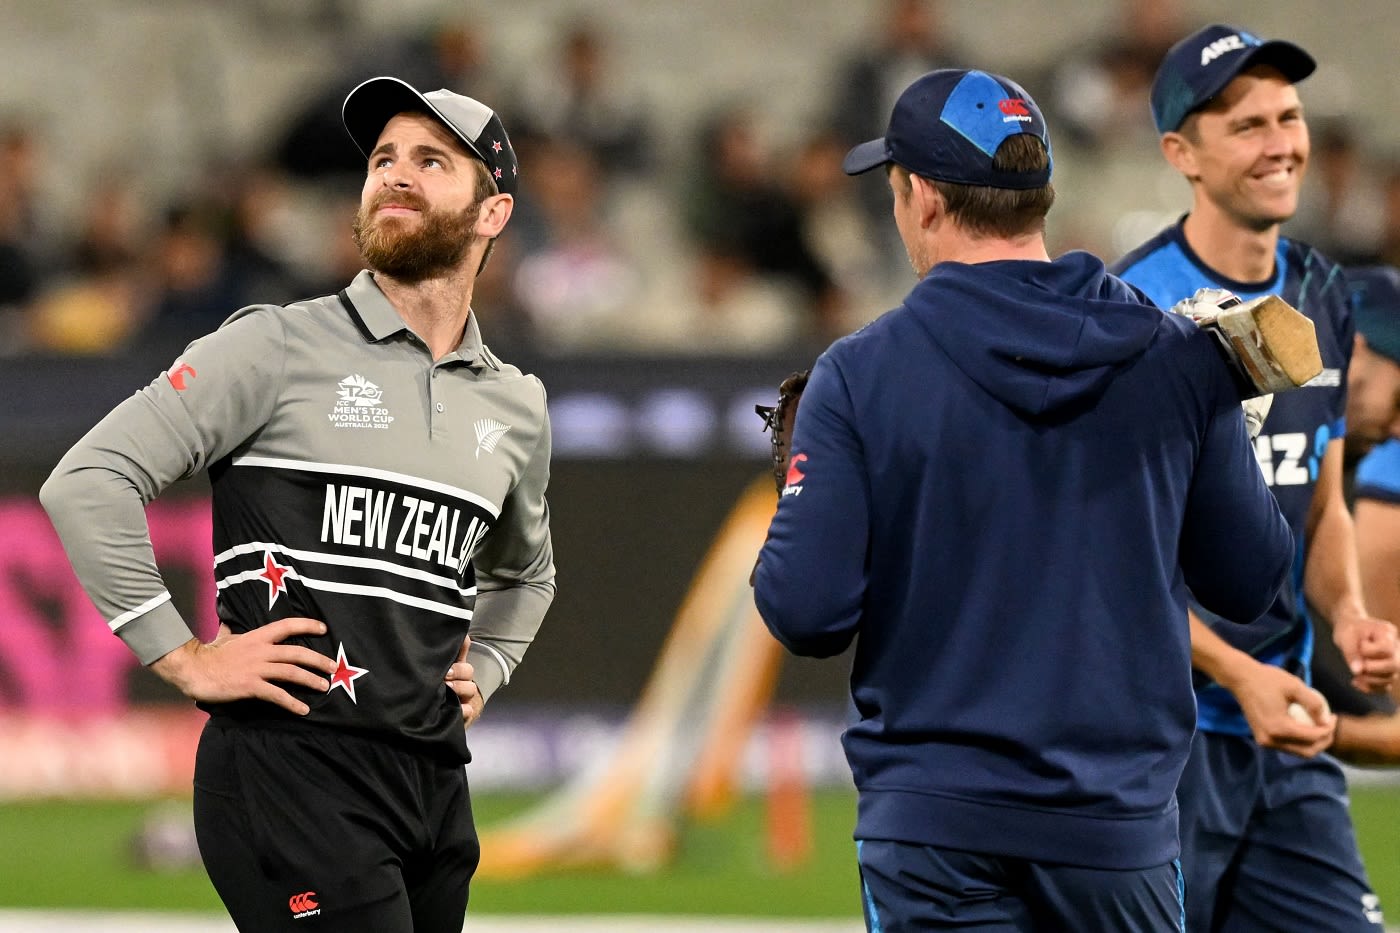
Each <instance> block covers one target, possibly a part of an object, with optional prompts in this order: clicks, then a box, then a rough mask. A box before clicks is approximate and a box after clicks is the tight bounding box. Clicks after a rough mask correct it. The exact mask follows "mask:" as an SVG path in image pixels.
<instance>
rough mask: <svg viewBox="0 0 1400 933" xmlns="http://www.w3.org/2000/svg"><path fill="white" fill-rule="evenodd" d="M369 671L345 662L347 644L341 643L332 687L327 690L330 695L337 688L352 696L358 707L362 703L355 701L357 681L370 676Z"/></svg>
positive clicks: (336, 652)
mask: <svg viewBox="0 0 1400 933" xmlns="http://www.w3.org/2000/svg"><path fill="white" fill-rule="evenodd" d="M368 673H369V671H368V670H366V669H365V668H363V667H356V666H355V665H353V664H351V663H350V662H349V661H347V660H345V643H344V642H341V644H340V645H339V647H337V648H336V650H335V673H334V674H332V675H331V685H330V687H328V688H327V689H326V692H327V693H330V692H331V691H332V690H334V689H335V688H336V687H339V688H340V689H342V690H344V691H345V692H346V693H348V694H350V702H351V703H354V704H355V705H356V706H358V705H359V703H360V701H359V700H357V699H355V681H356V680H357V679H358V678H361V677H363V676H365V675H366V674H368Z"/></svg>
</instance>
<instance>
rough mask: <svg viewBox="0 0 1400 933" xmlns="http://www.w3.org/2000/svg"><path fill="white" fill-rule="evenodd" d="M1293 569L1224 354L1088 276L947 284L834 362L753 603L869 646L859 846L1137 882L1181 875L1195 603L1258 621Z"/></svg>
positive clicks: (795, 461) (796, 444)
mask: <svg viewBox="0 0 1400 933" xmlns="http://www.w3.org/2000/svg"><path fill="white" fill-rule="evenodd" d="M1238 542H1248V546H1247V547H1241V546H1239V544H1238ZM1292 557H1293V539H1292V535H1291V533H1290V531H1289V529H1288V526H1287V523H1286V522H1285V521H1284V519H1283V516H1282V515H1281V514H1280V513H1279V510H1278V507H1277V505H1276V504H1275V502H1274V499H1273V496H1272V495H1270V493H1269V490H1268V488H1267V487H1266V486H1265V484H1264V481H1263V479H1262V477H1261V476H1260V471H1259V468H1258V466H1257V465H1256V463H1255V460H1254V454H1253V451H1252V449H1251V447H1250V443H1249V438H1248V435H1247V434H1246V432H1245V427H1244V419H1243V416H1242V414H1241V412H1240V406H1239V393H1238V390H1237V388H1236V387H1235V385H1234V383H1233V382H1232V381H1231V376H1230V374H1229V370H1228V369H1227V367H1226V365H1225V363H1224V361H1223V359H1222V356H1221V354H1220V352H1219V350H1218V348H1217V347H1216V346H1215V345H1214V343H1213V341H1212V339H1211V338H1210V337H1209V336H1208V335H1206V334H1204V333H1202V332H1200V331H1199V330H1198V329H1197V328H1196V327H1195V325H1194V324H1192V323H1190V322H1189V321H1188V320H1186V319H1185V318H1181V317H1176V316H1172V315H1168V314H1164V313H1163V312H1162V311H1160V310H1158V309H1157V308H1156V307H1155V306H1153V305H1151V304H1150V303H1149V302H1148V301H1147V299H1146V298H1145V297H1144V296H1143V295H1142V294H1141V293H1140V292H1138V291H1137V290H1136V289H1134V288H1132V287H1131V286H1129V285H1127V284H1126V283H1124V282H1122V281H1121V280H1119V279H1117V278H1115V277H1113V276H1111V275H1109V274H1108V273H1107V272H1106V270H1105V269H1104V267H1103V264H1102V263H1101V262H1100V261H1099V260H1097V259H1095V258H1094V257H1092V256H1090V255H1088V254H1086V253H1070V254H1068V255H1066V256H1064V257H1062V258H1060V259H1058V260H1056V261H1054V262H1032V261H999V262H989V263H983V264H978V265H963V264H959V263H942V264H940V265H938V266H936V267H935V268H934V269H933V270H932V271H931V272H930V273H929V274H928V275H927V276H926V277H925V278H924V279H923V280H922V281H921V282H919V284H918V285H917V286H915V288H914V290H913V291H912V292H911V293H910V294H909V296H908V297H907V298H906V299H905V301H904V303H903V305H901V306H900V307H899V308H896V309H895V310H893V311H891V312H889V313H888V314H886V315H884V316H883V317H881V318H880V319H879V320H877V321H875V322H874V323H872V324H870V325H867V326H866V327H864V328H863V329H861V330H860V331H857V332H856V333H854V334H852V335H850V336H849V337H846V338H843V339H841V340H839V341H837V342H836V343H835V344H833V345H832V347H831V348H830V349H829V350H827V352H826V353H824V354H822V356H821V358H820V359H818V361H817V363H816V366H815V368H814V369H813V372H812V378H811V382H810V383H809V385H808V387H807V391H806V393H805V395H804V396H803V399H802V404H801V407H800V408H799V410H798V417H797V424H796V428H795V431H794V437H793V457H792V468H791V469H790V470H789V472H788V485H787V488H786V489H785V490H784V493H783V496H782V499H781V501H780V503H779V506H778V511H777V514H776V515H775V516H774V519H773V523H772V526H771V527H770V529H769V534H768V541H767V543H766V544H765V545H764V548H763V551H762V555H761V558H760V562H759V567H758V571H757V577H756V580H755V596H756V599H757V602H758V607H759V610H760V612H761V613H762V615H763V618H764V621H765V622H766V623H767V625H768V627H769V629H770V630H771V631H772V633H773V634H774V636H776V637H777V638H778V640H779V641H781V642H782V643H783V644H784V645H785V646H787V648H789V649H790V650H791V651H793V652H795V653H797V654H802V655H813V656H818V657H822V656H829V655H833V654H836V653H838V652H840V651H842V650H844V649H845V648H846V647H847V646H848V645H850V643H851V641H852V640H853V639H856V649H855V658H854V666H853V669H852V672H851V696H852V700H853V704H854V713H853V715H854V717H855V721H854V722H853V724H852V725H851V726H850V728H849V729H848V730H847V731H846V734H845V736H844V738H843V743H844V745H845V749H846V756H847V759H848V761H849V762H850V765H851V769H852V772H853V774H854V777H855V782H856V786H857V788H858V789H859V792H860V803H859V818H858V822H857V826H856V832H855V835H856V837H857V838H860V839H893V840H899V841H905V842H913V843H922V844H929V845H937V846H943V847H948V848H956V849H962V850H966V851H972V852H983V853H991V854H999V855H1005V856H1012V857H1021V858H1028V859H1034V860H1038V861H1046V862H1055V863H1060V864H1073V865H1082V866H1087V867H1098V868H1121V869H1132V868H1145V867H1151V866H1155V865H1162V864H1165V863H1166V862H1168V861H1170V860H1171V859H1172V858H1174V857H1176V855H1177V852H1178V842H1177V814H1176V803H1175V798H1174V792H1175V790H1176V784H1177V778H1178V776H1179V775H1180V773H1181V769H1182V767H1183V765H1184V763H1185V761H1186V756H1187V752H1188V749H1189V744H1190V739H1191V733H1192V728H1193V726H1194V724H1195V719H1196V715H1195V704H1194V701H1193V697H1192V691H1191V647H1190V634H1189V629H1188V626H1187V621H1186V599H1187V589H1186V588H1187V586H1188V585H1189V586H1190V587H1191V589H1192V590H1193V591H1194V593H1195V596H1196V597H1197V598H1198V599H1199V600H1200V601H1201V602H1202V603H1204V604H1205V605H1207V606H1209V607H1212V608H1213V609H1215V611H1218V612H1220V613H1221V614H1223V615H1227V616H1229V617H1230V618H1233V619H1253V618H1254V617H1256V616H1258V615H1259V614H1260V613H1262V612H1263V611H1264V610H1265V609H1266V608H1267V607H1268V606H1269V604H1270V602H1272V600H1273V598H1274V595H1275V594H1276V593H1277V592H1278V589H1279V587H1280V586H1281V585H1282V584H1283V582H1284V581H1285V579H1286V577H1287V574H1288V570H1289V566H1290V564H1291V561H1292Z"/></svg>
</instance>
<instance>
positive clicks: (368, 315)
mask: <svg viewBox="0 0 1400 933" xmlns="http://www.w3.org/2000/svg"><path fill="white" fill-rule="evenodd" d="M340 295H341V300H342V301H343V302H344V304H345V307H346V309H347V310H348V311H349V312H350V317H351V318H352V319H354V321H355V323H356V325H357V326H358V327H359V329H360V332H361V333H363V334H364V335H365V339H367V340H372V341H375V342H378V341H381V340H384V339H386V338H388V337H392V336H393V335H395V334H397V333H399V332H400V331H407V330H408V324H407V323H406V322H405V321H404V319H403V318H402V317H400V316H399V312H398V311H397V310H395V309H394V306H393V304H391V303H390V301H389V299H388V298H386V297H385V296H384V293H383V292H382V291H380V289H379V283H377V282H375V281H374V273H372V272H370V271H369V270H368V269H365V270H363V271H361V272H360V274H359V275H357V276H355V279H354V281H352V282H351V283H350V284H349V285H348V286H346V288H345V290H344V291H342V292H341V293H340ZM481 350H482V344H481V328H480V327H479V326H477V323H476V314H475V313H472V314H468V315H467V326H466V327H465V328H464V329H463V331H462V342H461V343H459V344H458V345H457V349H456V351H455V352H456V355H457V357H458V358H459V359H461V360H462V361H463V362H465V363H470V364H474V365H480V364H481V363H482V362H483V357H482V353H481ZM449 355H451V354H449Z"/></svg>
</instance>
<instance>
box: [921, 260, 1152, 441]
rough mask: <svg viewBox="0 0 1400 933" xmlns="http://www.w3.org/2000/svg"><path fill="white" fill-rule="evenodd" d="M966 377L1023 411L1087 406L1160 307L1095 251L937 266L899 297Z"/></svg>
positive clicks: (1136, 349) (1145, 334)
mask: <svg viewBox="0 0 1400 933" xmlns="http://www.w3.org/2000/svg"><path fill="white" fill-rule="evenodd" d="M905 305H906V306H907V307H909V308H910V309H911V311H912V312H913V314H914V315H915V317H916V319H917V320H918V321H919V322H920V323H921V325H922V326H923V327H925V328H926V329H927V332H928V333H929V335H930V337H931V339H932V340H933V341H934V342H935V343H936V344H937V345H938V346H939V347H941V348H942V349H943V350H944V351H945V352H946V353H947V354H948V356H949V357H950V358H951V359H952V361H953V363H954V364H955V365H956V366H957V367H958V368H959V369H960V370H962V372H963V373H965V374H966V375H967V377H968V378H969V379H971V380H973V381H974V382H976V383H977V384H978V385H980V386H981V387H982V388H984V389H985V390H986V391H987V392H989V393H990V394H991V395H992V396H994V397H995V398H997V399H998V400H1000V401H1001V402H1002V403H1003V404H1005V405H1007V406H1008V407H1010V408H1012V409H1014V410H1016V411H1017V412H1020V413H1022V414H1023V415H1030V416H1034V415H1050V414H1054V413H1055V412H1057V411H1059V410H1060V409H1062V408H1066V407H1068V406H1072V405H1091V404H1092V403H1093V402H1094V401H1095V400H1096V399H1097V398H1098V397H1099V396H1100V395H1101V394H1102V393H1103V391H1104V389H1105V388H1107V386H1108V384H1109V383H1110V382H1111V381H1112V379H1113V376H1114V374H1115V373H1116V372H1117V371H1118V370H1119V369H1121V368H1122V367H1124V366H1126V365H1128V364H1130V363H1132V362H1133V361H1134V360H1136V359H1137V358H1138V357H1139V356H1141V355H1142V353H1143V352H1144V351H1145V350H1146V349H1147V347H1148V345H1149V344H1151V342H1152V340H1153V338H1154V337H1155V335H1156V333H1157V329H1158V328H1159V327H1160V326H1162V324H1163V312H1162V311H1161V310H1160V309H1158V308H1157V307H1156V306H1155V305H1153V304H1151V303H1150V302H1148V301H1147V299H1146V298H1144V297H1142V295H1141V293H1140V292H1138V291H1137V290H1136V289H1134V288H1133V287H1132V286H1130V285H1128V284H1127V283H1125V282H1123V281H1122V280H1121V279H1119V278H1117V277H1116V276H1113V275H1110V274H1109V273H1108V271H1107V270H1106V269H1105V268H1104V265H1103V263H1102V262H1101V261H1099V260H1098V259H1097V258H1096V257H1094V256H1092V255H1090V254H1088V253H1084V252H1071V253H1067V254H1066V255H1064V256H1062V257H1060V258H1059V259H1056V260H1054V261H1053V262H1044V261H1034V260H997V261H994V262H985V263H977V264H975V265H967V264H964V263H956V262H945V263H939V264H938V265H937V266H935V267H934V268H933V269H931V270H930V271H929V273H928V275H926V276H925V277H924V279H923V280H922V281H921V282H920V283H919V284H918V285H917V286H915V287H914V290H913V291H912V292H911V293H910V294H909V297H908V298H907V299H906V300H905Z"/></svg>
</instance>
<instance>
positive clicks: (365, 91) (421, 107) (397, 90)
mask: <svg viewBox="0 0 1400 933" xmlns="http://www.w3.org/2000/svg"><path fill="white" fill-rule="evenodd" d="M412 111H417V112H420V113H429V114H432V115H433V116H434V117H436V118H437V120H438V122H440V123H441V124H442V125H443V126H445V127H447V128H448V129H449V130H451V131H452V135H453V136H455V137H457V139H459V140H460V141H461V143H462V145H463V146H465V147H466V148H467V151H468V152H470V153H472V154H473V155H475V156H476V157H477V158H478V159H480V160H481V161H482V162H485V163H487V164H488V165H489V164H490V161H491V160H489V159H487V158H486V157H485V156H484V155H482V154H481V151H480V150H479V149H477V148H476V146H475V144H473V143H472V141H471V140H470V139H467V138H466V137H465V136H463V135H462V133H461V131H460V130H458V129H457V127H456V126H454V125H453V124H452V121H451V120H449V119H447V117H446V115H445V114H443V113H442V111H440V110H438V109H437V108H436V107H434V106H433V104H432V101H430V100H428V99H427V98H426V97H424V96H423V95H422V94H420V93H418V91H417V90H415V89H414V88H413V86H412V85H410V84H409V83H408V82H406V81H401V80H399V79H398V78H391V77H387V76H386V77H380V78H370V79H369V80H368V81H365V82H362V83H361V84H359V85H358V86H357V87H356V88H355V89H354V90H352V91H351V92H350V93H349V94H347V95H346V96H345V103H344V105H343V106H342V107H341V108H340V118H341V120H342V121H343V122H344V123H345V129H346V132H348V133H349V134H350V138H351V139H352V140H354V142H355V145H356V146H357V147H358V148H359V150H360V152H361V153H362V154H363V155H364V157H365V158H366V159H368V158H369V154H370V153H371V152H373V151H374V147H375V145H376V144H377V143H378V142H379V134H380V133H382V132H384V127H385V125H386V124H388V122H389V121H390V120H392V119H393V118H394V117H395V116H396V115H397V114H400V113H404V112H412Z"/></svg>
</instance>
